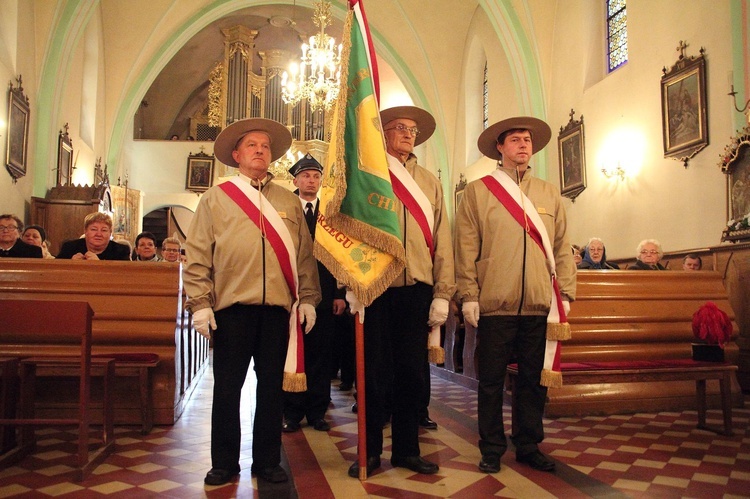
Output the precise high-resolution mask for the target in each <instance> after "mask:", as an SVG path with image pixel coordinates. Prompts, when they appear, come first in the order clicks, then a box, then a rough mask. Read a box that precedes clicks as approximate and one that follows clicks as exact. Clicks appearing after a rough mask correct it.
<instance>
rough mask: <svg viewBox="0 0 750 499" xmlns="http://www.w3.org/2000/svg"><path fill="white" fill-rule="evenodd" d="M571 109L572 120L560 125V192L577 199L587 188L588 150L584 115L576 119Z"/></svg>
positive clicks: (558, 147) (558, 137) (558, 149)
mask: <svg viewBox="0 0 750 499" xmlns="http://www.w3.org/2000/svg"><path fill="white" fill-rule="evenodd" d="M573 116H575V112H574V111H573V110H572V109H571V110H570V121H568V124H567V125H565V126H564V127H560V133H559V134H558V136H557V151H558V157H559V158H560V194H562V195H563V196H565V197H567V198H570V199H571V200H573V201H575V199H576V197H578V195H579V194H580V193H581V192H583V191H584V189H586V150H585V147H584V135H583V116H581V119H580V120H574V119H573Z"/></svg>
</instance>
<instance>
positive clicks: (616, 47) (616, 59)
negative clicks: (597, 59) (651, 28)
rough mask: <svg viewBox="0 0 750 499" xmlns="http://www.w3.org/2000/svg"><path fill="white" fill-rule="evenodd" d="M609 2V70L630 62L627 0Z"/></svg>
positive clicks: (611, 0) (607, 0) (609, 0)
mask: <svg viewBox="0 0 750 499" xmlns="http://www.w3.org/2000/svg"><path fill="white" fill-rule="evenodd" d="M606 2H607V56H608V57H607V58H608V61H609V62H608V64H609V71H610V72H611V71H614V70H615V69H617V68H618V67H620V66H622V65H623V64H625V63H626V62H628V12H627V8H626V5H625V3H626V0H606Z"/></svg>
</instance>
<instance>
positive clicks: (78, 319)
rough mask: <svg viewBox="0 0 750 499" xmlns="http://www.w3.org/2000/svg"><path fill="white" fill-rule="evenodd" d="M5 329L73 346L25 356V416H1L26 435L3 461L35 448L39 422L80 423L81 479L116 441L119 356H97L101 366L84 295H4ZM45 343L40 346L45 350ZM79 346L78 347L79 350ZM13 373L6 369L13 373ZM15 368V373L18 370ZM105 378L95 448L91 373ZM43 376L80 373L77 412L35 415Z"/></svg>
mask: <svg viewBox="0 0 750 499" xmlns="http://www.w3.org/2000/svg"><path fill="white" fill-rule="evenodd" d="M0 315H2V321H0V333H1V334H2V337H3V338H4V341H7V342H14V343H24V342H30V343H34V344H36V345H38V346H39V347H41V346H42V345H48V344H49V345H66V346H71V347H72V348H73V350H74V353H73V354H72V355H69V356H68V355H65V356H60V355H59V354H55V355H54V356H45V355H43V354H39V353H38V354H37V355H38V356H35V357H27V358H24V359H22V360H21V373H20V379H21V381H20V389H21V398H20V406H21V408H20V411H19V415H18V416H20V417H16V416H15V415H14V416H13V417H10V418H7V419H0V425H10V427H14V426H21V427H22V428H23V431H22V432H21V440H20V442H19V443H18V445H17V447H16V448H14V449H11V450H9V451H8V452H7V453H6V454H4V455H3V456H2V458H1V459H0V465H4V464H9V463H13V462H16V461H17V460H19V459H20V458H22V457H23V456H25V455H27V454H29V453H30V452H32V451H33V450H34V448H35V440H36V439H35V435H34V430H33V427H34V426H60V425H76V426H77V427H78V454H77V459H76V464H77V466H76V474H75V480H76V481H82V480H83V479H84V478H85V477H86V476H87V475H88V474H89V473H91V471H93V469H94V468H96V466H98V465H99V464H100V463H101V462H102V461H103V460H104V459H105V458H106V457H107V456H108V455H109V454H111V453H112V451H113V450H114V446H115V438H114V437H115V432H114V422H113V419H114V418H113V405H112V394H111V392H110V390H111V387H112V384H113V382H114V378H115V361H114V360H113V359H105V358H102V359H98V360H97V362H96V367H95V366H94V361H93V360H92V359H91V323H92V317H93V315H94V312H93V310H91V307H90V306H89V304H88V303H86V302H85V301H62V300H55V301H51V300H9V299H5V300H1V301H0ZM41 349H42V348H39V350H41ZM76 350H77V351H76ZM8 374H11V373H3V375H8ZM13 374H14V373H13ZM94 375H98V376H102V378H103V396H102V402H101V408H102V409H101V410H102V413H103V414H102V418H101V419H102V432H101V437H100V441H101V445H100V446H99V449H97V450H94V451H93V452H92V451H91V450H90V449H89V441H90V435H89V427H90V426H91V423H92V420H93V418H92V417H91V412H92V407H93V404H92V397H91V380H92V376H94ZM39 376H53V377H57V376H67V377H71V376H72V377H75V379H76V382H77V384H78V385H79V388H78V390H76V391H75V395H77V398H78V402H77V404H76V415H75V417H64V416H61V415H60V414H59V413H58V414H55V415H54V417H48V418H40V417H36V414H35V407H34V405H35V404H34V402H35V399H36V389H35V387H36V386H37V384H36V379H37V377H39Z"/></svg>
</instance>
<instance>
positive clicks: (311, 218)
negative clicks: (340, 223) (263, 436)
mask: <svg viewBox="0 0 750 499" xmlns="http://www.w3.org/2000/svg"><path fill="white" fill-rule="evenodd" d="M305 220H307V228H308V229H310V235H311V236H313V239H315V211H314V210H313V205H312V203H310V202H308V203H307V204H306V205H305Z"/></svg>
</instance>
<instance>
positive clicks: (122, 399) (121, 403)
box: [0, 258, 208, 425]
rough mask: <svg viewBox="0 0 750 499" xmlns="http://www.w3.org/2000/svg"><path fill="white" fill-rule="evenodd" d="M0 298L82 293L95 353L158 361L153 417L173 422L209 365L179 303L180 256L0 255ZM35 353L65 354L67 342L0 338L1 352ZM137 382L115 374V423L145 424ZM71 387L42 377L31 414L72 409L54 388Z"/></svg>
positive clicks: (153, 379)
mask: <svg viewBox="0 0 750 499" xmlns="http://www.w3.org/2000/svg"><path fill="white" fill-rule="evenodd" d="M2 299H41V300H61V299H62V300H80V301H87V302H89V304H90V305H91V308H92V309H93V310H94V314H95V315H94V320H93V348H92V353H93V354H94V355H95V356H96V355H103V354H111V355H113V356H115V355H123V354H131V353H152V354H156V355H158V356H159V359H160V361H159V363H158V365H157V366H156V367H155V368H153V369H152V376H151V379H150V382H151V387H150V390H151V397H152V404H153V422H154V424H157V425H165V424H172V423H174V422H175V421H176V420H177V419H178V418H179V417H180V415H181V414H182V411H183V410H184V408H185V404H186V403H187V401H188V399H189V398H190V395H191V393H192V390H193V389H194V388H195V385H196V381H197V380H198V379H199V378H200V376H201V375H202V373H203V370H204V369H205V367H206V365H207V362H206V360H207V358H208V342H207V341H206V340H205V339H204V338H203V337H202V336H200V335H199V334H198V333H197V332H195V331H194V330H193V329H192V327H191V324H190V319H189V316H188V313H187V311H186V310H185V309H184V307H183V304H184V296H183V291H182V279H181V273H180V265H179V264H171V263H151V262H112V261H107V262H105V261H100V262H85V261H72V260H30V259H16V258H2V259H0V300H2ZM40 348H41V350H42V351H40ZM41 353H43V354H45V355H46V354H57V355H64V354H71V353H72V350H71V348H70V346H65V345H44V346H43V347H39V346H38V345H35V344H24V343H7V342H5V341H3V340H2V339H1V338H0V357H19V358H23V357H29V356H32V355H39V354H41ZM131 374H132V373H131ZM139 384H140V377H139V376H133V375H131V376H118V377H117V379H116V383H115V390H114V393H115V395H114V396H115V423H116V424H139V425H140V424H144V421H143V414H142V412H141V409H142V408H141V404H140V386H139ZM74 388H75V387H74V386H71V385H70V380H64V379H61V380H55V382H54V383H45V384H44V386H41V387H40V389H39V390H38V393H37V407H36V410H37V414H38V415H40V417H44V416H49V415H52V414H59V413H61V412H63V413H67V414H71V413H72V412H71V411H73V409H74V406H75V401H74V400H72V398H70V397H60V394H65V393H71V390H73V389H74ZM97 389H98V387H97V385H96V384H94V390H97Z"/></svg>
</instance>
